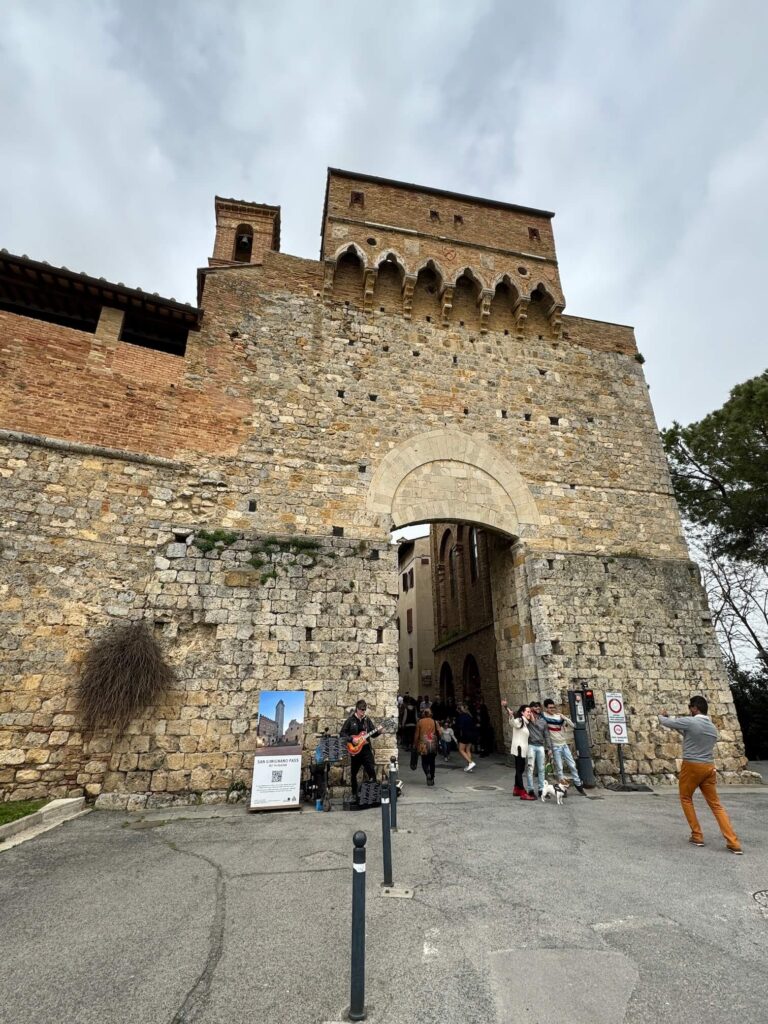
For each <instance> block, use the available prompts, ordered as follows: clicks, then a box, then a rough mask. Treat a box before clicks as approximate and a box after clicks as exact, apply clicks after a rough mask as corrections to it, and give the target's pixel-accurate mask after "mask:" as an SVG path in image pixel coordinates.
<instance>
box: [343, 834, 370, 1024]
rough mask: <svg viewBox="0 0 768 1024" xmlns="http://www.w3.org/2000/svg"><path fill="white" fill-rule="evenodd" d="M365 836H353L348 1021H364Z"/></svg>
mask: <svg viewBox="0 0 768 1024" xmlns="http://www.w3.org/2000/svg"><path fill="white" fill-rule="evenodd" d="M367 838H368V837H367V836H366V834H365V832H355V834H354V835H353V836H352V842H353V844H354V850H353V851H352V966H351V972H350V995H349V1013H348V1014H347V1016H348V1017H349V1019H350V1020H365V1018H366V1016H367V1013H366V1010H365V843H366V840H367Z"/></svg>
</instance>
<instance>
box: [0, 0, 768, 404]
mask: <svg viewBox="0 0 768 1024" xmlns="http://www.w3.org/2000/svg"><path fill="white" fill-rule="evenodd" d="M766 37H768V8H764V5H763V4H762V3H761V2H759V0H742V2H741V3H740V4H739V5H736V6H732V7H730V8H729V7H726V5H723V4H722V3H720V2H718V0H687V2H679V3H677V4H669V3H667V2H661V0H646V2H645V3H643V4H639V3H633V2H629V0H580V2H579V3H566V2H564V0H557V2H554V0H540V2H539V3H537V4H535V5H531V4H523V3H517V2H512V0H509V2H504V0H497V2H495V3H494V2H493V0H484V2H475V3H472V4H463V5H459V4H447V3H445V2H437V0H432V2H422V3H419V4H413V3H409V2H406V0H398V2H392V3H389V4H388V5H386V6H381V5H362V4H354V3H351V2H346V0H337V2H335V3H329V4H314V3H311V2H310V0H305V2H298V0H292V2H287V3H282V4H280V5H268V4H266V3H255V2H248V0H239V2H229V3H227V4H226V5H223V4H221V3H219V2H213V0H164V2H162V3H157V2H149V0H139V2H136V0H133V2H130V3H129V2H127V0H126V2H112V3H108V2H90V3H89V2H84V0H68V2H62V0H55V2H54V0H38V2H37V3H36V4H28V3H23V2H22V0H9V2H6V4H5V5H4V17H3V21H2V25H1V26H0V97H1V99H0V118H1V119H2V125H1V127H2V138H3V140H4V161H3V171H4V174H3V183H4V189H3V192H2V195H1V196H0V244H2V245H4V246H5V247H7V248H9V249H11V250H12V251H15V252H27V253H28V254H29V255H31V256H34V257H37V258H42V259H48V260H49V261H50V262H52V263H61V264H66V265H67V266H70V267H73V268H74V269H78V270H80V269H83V270H87V271H88V272H90V273H93V274H97V275H104V276H106V277H110V278H114V279H118V280H122V281H125V282H126V283H127V284H133V285H140V286H141V287H144V288H147V289H150V290H153V291H160V292H161V293H163V294H166V295H175V296H176V297H177V298H183V299H186V300H194V290H195V268H196V267H197V266H198V265H202V264H204V263H205V260H206V258H207V256H208V254H209V252H210V249H211V244H212V239H213V195H214V194H215V193H218V194H220V195H235V196H238V197H241V198H245V199H253V200H256V201H260V202H270V203H279V204H280V205H281V206H282V208H283V249H284V251H286V252H293V253H296V254H298V255H303V256H312V257H314V256H316V255H317V251H318V246H319V232H320V216H321V210H322V196H323V189H324V184H325V169H326V167H327V166H328V165H336V166H343V167H349V168H352V169H356V170H361V171H364V172H370V173H372V174H378V175H383V176H388V177H396V178H403V179H405V180H408V181H416V182H421V183H424V184H429V185H435V186H438V187H444V188H449V189H454V190H456V191H466V192H469V193H474V194H480V195H488V196H492V197H494V198H499V199H504V200H508V201H512V202H519V203H522V204H526V205H533V206H542V207H545V208H548V209H554V210H555V211H556V213H557V217H556V220H555V230H556V238H557V242H558V251H559V255H560V261H561V271H562V277H563V283H564V287H565V292H566V296H567V298H568V300H569V306H568V309H569V311H570V312H574V313H578V314H582V315H586V316H593V317H595V318H597V319H607V320H616V321H619V322H624V323H627V322H629V323H634V325H635V326H636V328H637V331H638V342H639V345H640V348H641V350H642V351H643V352H644V354H645V355H646V357H647V359H648V363H647V365H646V371H647V374H648V378H649V381H650V383H651V386H652V395H653V399H654V404H655V406H656V410H657V414H658V417H659V420H660V421H661V422H664V423H666V422H669V421H670V420H671V419H672V418H677V419H680V420H682V421H688V420H690V419H694V418H698V417H700V416H701V415H703V414H705V413H706V412H707V411H709V409H711V408H714V407H715V406H717V405H719V404H720V403H721V402H722V401H723V400H724V399H725V397H726V396H727V392H728V389H729V388H730V387H732V386H733V385H734V384H735V383H737V382H738V381H739V380H742V379H744V378H745V377H747V376H750V375H752V374H754V373H757V372H760V371H761V370H762V369H764V368H765V363H766V356H765V352H766V347H765V345H764V343H763V340H762V332H761V326H762V325H761V324H759V323H758V313H757V310H758V303H757V302H756V301H755V299H756V297H757V295H759V294H760V284H761V282H762V279H763V278H764V276H765V271H766V269H768V267H767V266H766V264H767V263H768V258H767V257H766V254H765V247H764V245H763V244H762V240H763V238H764V237H765V231H766V226H767V221H768V209H767V203H766V199H765V181H766V170H768V166H767V165H768V111H767V110H766V104H765V96H766V94H767V93H768V90H767V89H766V85H767V84H768V82H767V81H766V79H768V73H767V72H766V70H765V61H764V60H763V58H762V55H763V53H764V50H765V45H766V41H767V38H766Z"/></svg>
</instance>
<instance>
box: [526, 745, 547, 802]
mask: <svg viewBox="0 0 768 1024" xmlns="http://www.w3.org/2000/svg"><path fill="white" fill-rule="evenodd" d="M534 771H535V772H536V777H537V779H538V781H539V794H541V791H542V790H543V789H544V747H538V746H536V745H535V744H533V743H529V744H528V757H527V759H526V762H525V783H526V786H525V788H526V789H527V790H528V792H529V793H530V792H531V790H532V789H533V772H534Z"/></svg>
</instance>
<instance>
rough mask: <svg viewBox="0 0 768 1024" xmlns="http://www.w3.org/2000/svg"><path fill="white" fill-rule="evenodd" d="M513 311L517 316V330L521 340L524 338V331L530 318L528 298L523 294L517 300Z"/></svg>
mask: <svg viewBox="0 0 768 1024" xmlns="http://www.w3.org/2000/svg"><path fill="white" fill-rule="evenodd" d="M512 313H513V315H514V317H515V331H516V333H517V337H518V340H519V341H522V340H523V331H524V330H525V321H526V320H527V319H528V299H526V298H523V296H522V295H521V296H520V297H519V298H518V300H517V302H516V303H515V304H514V306H513V307H512Z"/></svg>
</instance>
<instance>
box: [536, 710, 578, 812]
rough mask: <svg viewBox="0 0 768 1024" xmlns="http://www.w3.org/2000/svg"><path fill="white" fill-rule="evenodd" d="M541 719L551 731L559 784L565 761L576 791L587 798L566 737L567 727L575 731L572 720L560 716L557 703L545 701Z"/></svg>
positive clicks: (553, 755)
mask: <svg viewBox="0 0 768 1024" xmlns="http://www.w3.org/2000/svg"><path fill="white" fill-rule="evenodd" d="M541 717H542V718H543V719H544V721H545V722H546V723H547V728H548V729H549V738H550V740H551V741H552V759H553V760H554V762H555V771H556V772H557V780H558V782H560V781H562V779H563V778H564V776H563V761H565V763H566V765H567V766H568V768H569V769H570V772H571V779H572V780H573V784H574V786H575V787H576V791H577V792H578V793H580V794H581V796H586V793H585V792H584V786H583V785H582V782H581V778H580V776H579V772H578V769H577V768H576V762H575V760H574V759H573V754H572V753H571V748H570V747H569V746H568V741H567V739H566V736H565V727H566V725H570V727H571V728H572V729H573V728H574V725H573V722H572V721H571V720H570V718H566V716H565V715H558V713H557V710H556V709H555V702H554V701H553V700H545V701H544V711H543V712H542V715H541Z"/></svg>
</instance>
